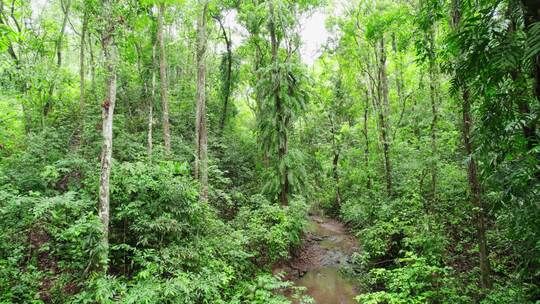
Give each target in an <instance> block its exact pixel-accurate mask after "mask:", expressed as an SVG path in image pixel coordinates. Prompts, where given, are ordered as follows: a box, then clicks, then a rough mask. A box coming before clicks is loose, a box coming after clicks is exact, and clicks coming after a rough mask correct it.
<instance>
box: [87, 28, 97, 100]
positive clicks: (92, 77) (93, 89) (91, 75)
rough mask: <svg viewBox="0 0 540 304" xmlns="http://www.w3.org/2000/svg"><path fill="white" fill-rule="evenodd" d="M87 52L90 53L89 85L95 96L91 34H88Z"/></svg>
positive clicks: (94, 69) (94, 71) (94, 70)
mask: <svg viewBox="0 0 540 304" xmlns="http://www.w3.org/2000/svg"><path fill="white" fill-rule="evenodd" d="M88 53H89V55H90V78H91V82H90V86H91V90H90V91H91V92H93V93H92V95H94V97H95V91H96V68H95V59H94V43H93V42H92V35H91V34H89V35H88Z"/></svg>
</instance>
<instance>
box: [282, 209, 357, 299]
mask: <svg viewBox="0 0 540 304" xmlns="http://www.w3.org/2000/svg"><path fill="white" fill-rule="evenodd" d="M357 250H358V248H357V247H356V240H355V239H354V237H353V236H351V235H349V234H348V233H347V230H346V229H345V227H344V226H343V224H341V223H340V222H338V221H336V220H333V219H328V218H324V217H319V216H310V223H309V227H308V232H307V234H306V237H305V240H304V244H303V245H302V247H301V248H300V249H299V251H298V253H297V254H296V255H297V257H296V258H294V259H293V260H291V261H289V262H288V263H287V264H285V265H280V266H278V267H276V269H275V270H274V272H275V273H277V272H285V273H286V278H287V279H289V280H292V281H294V282H295V285H296V286H304V287H306V288H307V292H306V293H307V295H309V296H311V297H312V298H313V299H314V300H315V303H320V304H323V303H324V304H353V303H356V302H355V301H354V296H355V295H357V294H358V293H357V291H356V290H355V288H354V286H353V284H352V283H351V282H350V281H349V280H347V278H345V277H344V276H343V275H342V274H341V273H340V271H339V269H340V268H341V267H346V266H347V264H348V263H349V258H350V256H351V254H352V253H353V252H355V251H357Z"/></svg>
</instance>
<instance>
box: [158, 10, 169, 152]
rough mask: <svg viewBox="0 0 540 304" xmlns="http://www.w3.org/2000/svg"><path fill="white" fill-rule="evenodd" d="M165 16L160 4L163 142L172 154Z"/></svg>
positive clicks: (160, 74)
mask: <svg viewBox="0 0 540 304" xmlns="http://www.w3.org/2000/svg"><path fill="white" fill-rule="evenodd" d="M164 14H165V4H164V3H163V2H162V3H160V4H159V9H158V26H157V39H158V42H159V77H160V80H161V107H162V124H163V126H162V127H163V142H164V144H165V152H167V153H171V130H170V129H171V127H170V124H169V101H168V99H167V94H168V88H167V87H168V83H167V57H166V54H165V42H164V40H163V15H164Z"/></svg>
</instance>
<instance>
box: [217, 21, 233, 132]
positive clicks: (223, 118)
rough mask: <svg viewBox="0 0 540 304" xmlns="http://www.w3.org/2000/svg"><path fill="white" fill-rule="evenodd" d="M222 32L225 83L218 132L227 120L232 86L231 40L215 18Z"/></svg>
mask: <svg viewBox="0 0 540 304" xmlns="http://www.w3.org/2000/svg"><path fill="white" fill-rule="evenodd" d="M216 20H217V21H218V23H219V27H220V28H221V32H222V34H223V40H225V46H226V48H227V55H226V61H227V62H226V71H225V83H224V86H223V111H222V112H221V119H220V121H219V133H220V134H221V133H223V129H225V123H226V122H227V115H228V110H229V99H230V96H231V87H232V41H231V39H230V38H229V36H228V35H227V31H226V30H225V26H224V25H223V21H222V20H221V19H220V18H216Z"/></svg>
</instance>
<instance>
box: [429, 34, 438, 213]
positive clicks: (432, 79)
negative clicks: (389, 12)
mask: <svg viewBox="0 0 540 304" xmlns="http://www.w3.org/2000/svg"><path fill="white" fill-rule="evenodd" d="M428 42H429V53H430V55H429V100H430V102H431V115H432V119H431V126H430V131H431V189H430V192H431V204H430V207H429V210H431V211H433V207H434V204H435V201H436V200H437V119H438V110H437V95H438V94H437V81H438V77H437V66H436V63H435V29H434V28H431V29H430V30H429V33H428Z"/></svg>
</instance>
